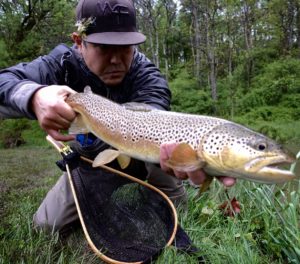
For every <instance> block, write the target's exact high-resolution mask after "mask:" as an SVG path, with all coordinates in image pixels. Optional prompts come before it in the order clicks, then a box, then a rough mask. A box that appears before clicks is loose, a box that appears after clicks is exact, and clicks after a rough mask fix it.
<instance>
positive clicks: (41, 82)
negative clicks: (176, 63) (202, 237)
mask: <svg viewBox="0 0 300 264" xmlns="http://www.w3.org/2000/svg"><path fill="white" fill-rule="evenodd" d="M53 84H58V85H67V86H69V87H71V88H72V89H74V90H76V91H78V92H82V91H83V89H84V87H85V86H86V85H89V86H90V87H91V88H92V90H93V92H94V93H97V94H100V95H102V96H105V97H107V98H109V99H111V100H113V101H115V102H118V103H126V102H142V103H146V104H150V105H152V106H154V107H156V108H160V109H166V110H169V104H170V96H171V95H170V90H169V88H168V85H167V82H166V80H165V79H164V78H163V76H162V74H161V73H160V71H159V70H158V68H157V67H156V66H155V65H154V64H153V63H151V62H150V61H149V60H148V59H147V58H146V57H145V55H144V54H142V53H140V52H138V51H137V50H135V53H134V59H133V61H132V65H131V68H130V70H129V72H128V74H127V75H126V77H125V78H124V80H123V82H122V83H121V84H120V85H119V86H116V87H110V88H109V87H107V86H106V85H105V84H104V83H103V82H102V81H101V80H100V79H99V78H98V77H97V76H96V75H95V74H93V73H92V72H90V71H89V69H88V68H87V66H86V65H85V63H84V61H83V60H82V58H81V57H80V55H79V54H78V52H77V49H76V48H75V47H71V48H70V47H67V46H65V45H63V44H60V45H58V46H57V47H56V48H55V49H53V50H52V51H51V52H50V53H49V54H48V55H45V56H41V57H39V58H37V59H35V60H33V61H32V62H30V63H20V64H18V65H16V66H13V67H10V68H7V69H4V70H2V71H0V117H1V116H2V117H19V116H24V117H28V118H31V119H34V118H35V116H34V114H33V113H32V112H31V110H30V99H31V97H32V95H33V94H34V92H35V91H36V90H37V89H39V88H40V87H41V86H46V85H53Z"/></svg>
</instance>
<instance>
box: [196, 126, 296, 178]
mask: <svg viewBox="0 0 300 264" xmlns="http://www.w3.org/2000/svg"><path fill="white" fill-rule="evenodd" d="M198 152H199V154H198V155H199V156H202V159H204V160H205V161H206V162H207V170H208V171H213V172H214V174H216V175H218V174H219V175H225V176H232V177H235V178H242V179H247V180H252V181H255V182H261V183H283V182H286V181H289V180H292V179H294V178H295V175H294V173H292V172H291V171H289V170H288V169H280V168H279V167H277V166H279V165H283V164H291V163H293V162H295V160H296V158H295V156H294V155H292V154H291V153H289V152H288V151H287V150H285V149H284V148H283V147H282V146H281V145H280V144H278V143H276V142H275V141H274V140H272V139H270V138H268V137H266V136H264V135H262V134H259V133H257V132H255V131H252V130H250V129H248V128H246V127H244V126H241V125H238V124H235V123H226V124H221V125H218V126H217V127H215V128H214V129H213V130H212V131H210V133H207V135H206V136H205V137H204V138H203V140H202V144H201V147H200V148H199V150H198Z"/></svg>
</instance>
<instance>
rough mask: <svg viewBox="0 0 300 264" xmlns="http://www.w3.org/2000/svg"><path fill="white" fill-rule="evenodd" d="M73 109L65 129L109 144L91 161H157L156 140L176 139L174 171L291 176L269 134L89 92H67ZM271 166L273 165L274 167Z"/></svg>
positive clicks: (288, 157)
mask: <svg viewBox="0 0 300 264" xmlns="http://www.w3.org/2000/svg"><path fill="white" fill-rule="evenodd" d="M66 102H67V103H68V104H69V105H70V106H71V107H72V108H73V110H74V111H75V112H77V113H78V115H77V118H76V120H75V121H74V123H73V124H72V126H71V128H70V133H87V132H92V133H93V134H95V135H96V136H97V137H99V138H100V139H102V140H103V141H104V142H106V143H108V144H109V145H111V146H112V147H113V148H115V149H116V150H113V149H109V150H106V151H104V152H101V153H100V154H99V155H98V156H97V157H96V159H95V161H94V166H98V165H101V164H106V163H108V162H110V161H112V160H113V159H115V158H117V159H118V161H119V163H120V164H121V166H122V167H126V166H127V165H128V164H129V162H130V158H129V157H131V158H136V159H139V160H143V161H146V162H152V163H159V152H160V145H161V144H162V143H165V142H170V141H173V142H177V143H178V144H179V145H178V147H177V148H176V149H175V150H174V153H173V154H174V155H172V156H171V158H170V160H169V161H168V164H169V166H170V167H171V168H173V169H176V170H179V171H193V170H196V169H199V168H203V169H204V171H205V172H206V173H207V174H208V175H212V176H222V175H224V176H231V177H235V178H240V179H247V180H251V181H255V182H262V183H282V182H285V181H288V180H292V179H294V178H295V177H296V176H295V174H294V173H292V172H291V171H289V170H285V169H279V168H277V167H276V166H277V164H281V163H286V164H291V163H293V162H295V157H294V156H293V155H292V154H291V153H289V152H288V151H287V150H285V149H283V148H282V147H281V146H280V145H279V144H278V143H276V142H275V141H273V140H272V139H270V138H268V137H266V136H264V135H262V134H260V133H257V132H255V131H253V130H250V129H248V128H246V127H244V126H242V125H239V124H236V123H234V122H231V121H228V120H225V119H221V118H216V117H210V116H203V115H193V114H185V113H177V112H169V111H161V110H156V109H151V107H150V106H147V105H144V104H138V103H129V104H125V105H120V104H117V103H115V102H112V101H110V100H108V99H106V98H104V97H101V96H99V95H96V94H94V93H92V92H91V90H90V89H89V88H87V89H85V92H84V93H77V94H73V95H70V96H69V97H68V98H67V100H66ZM275 165H276V166H275Z"/></svg>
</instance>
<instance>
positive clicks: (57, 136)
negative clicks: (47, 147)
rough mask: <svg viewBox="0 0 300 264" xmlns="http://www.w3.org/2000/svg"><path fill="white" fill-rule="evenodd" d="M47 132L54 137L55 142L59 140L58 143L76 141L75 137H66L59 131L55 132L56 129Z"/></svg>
mask: <svg viewBox="0 0 300 264" xmlns="http://www.w3.org/2000/svg"><path fill="white" fill-rule="evenodd" d="M46 132H47V133H48V134H49V135H50V136H51V137H53V138H54V139H55V140H58V141H70V140H74V139H75V136H74V135H64V134H62V133H60V132H59V131H57V130H54V129H48V130H46Z"/></svg>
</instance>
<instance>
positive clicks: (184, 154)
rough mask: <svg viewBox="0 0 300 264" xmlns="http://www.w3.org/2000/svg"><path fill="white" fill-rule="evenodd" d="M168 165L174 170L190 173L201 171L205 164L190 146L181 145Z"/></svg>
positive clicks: (172, 155) (173, 153)
mask: <svg viewBox="0 0 300 264" xmlns="http://www.w3.org/2000/svg"><path fill="white" fill-rule="evenodd" d="M166 165H167V166H168V167H170V168H172V169H173V170H177V171H184V172H188V171H195V170H197V169H201V168H202V167H203V166H204V165H205V162H204V161H203V160H202V159H201V158H200V157H199V156H198V155H197V152H196V151H195V150H194V149H193V148H192V147H191V146H190V145H189V144H187V143H180V144H179V145H177V146H176V147H175V149H174V151H173V152H172V154H171V157H170V159H169V160H168V161H167V162H166Z"/></svg>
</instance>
